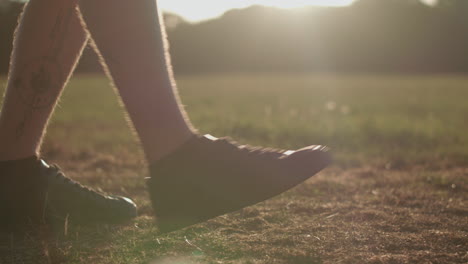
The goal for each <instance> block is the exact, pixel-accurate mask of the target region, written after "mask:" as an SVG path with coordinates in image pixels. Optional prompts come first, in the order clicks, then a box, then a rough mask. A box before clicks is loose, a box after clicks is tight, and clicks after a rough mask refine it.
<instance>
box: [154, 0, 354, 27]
mask: <svg viewBox="0 0 468 264" xmlns="http://www.w3.org/2000/svg"><path fill="white" fill-rule="evenodd" d="M353 1H354V0H198V1H191V0H159V1H158V3H159V6H160V7H161V8H162V9H163V10H165V11H168V12H172V13H175V14H178V15H180V16H182V17H183V18H184V19H186V20H188V21H191V22H196V21H200V20H206V19H210V18H214V17H217V16H220V15H222V14H223V13H224V12H226V11H227V10H229V9H232V8H245V7H248V6H251V5H265V6H273V7H279V8H299V7H305V6H313V5H315V6H346V5H350V4H351V3H352V2H353Z"/></svg>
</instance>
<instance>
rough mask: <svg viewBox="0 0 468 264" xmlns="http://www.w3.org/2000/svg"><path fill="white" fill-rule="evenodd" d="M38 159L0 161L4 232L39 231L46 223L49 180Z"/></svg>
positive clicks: (0, 217) (0, 228) (0, 211)
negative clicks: (45, 212) (42, 171)
mask: <svg viewBox="0 0 468 264" xmlns="http://www.w3.org/2000/svg"><path fill="white" fill-rule="evenodd" d="M40 169H41V168H40V163H39V160H38V158H37V157H30V158H27V159H21V160H15V161H2V162H0V231H1V233H10V232H23V231H27V232H29V231H32V230H37V228H38V227H39V226H40V225H42V224H44V208H45V200H46V192H47V179H46V177H45V175H43V174H42V173H40Z"/></svg>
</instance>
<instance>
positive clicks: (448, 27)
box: [0, 0, 468, 73]
mask: <svg viewBox="0 0 468 264" xmlns="http://www.w3.org/2000/svg"><path fill="white" fill-rule="evenodd" d="M21 9H22V5H21V4H18V3H12V4H10V5H9V6H8V10H5V8H4V9H3V11H1V10H0V16H1V17H0V25H1V28H0V73H6V72H7V70H8V60H9V54H10V51H11V42H12V35H13V31H14V28H15V26H16V23H17V19H18V15H19V14H20V12H21ZM165 18H166V21H167V24H168V26H169V27H168V38H169V43H170V49H171V55H172V63H173V65H174V68H175V71H176V72H177V73H205V72H267V71H270V72H271V71H272V72H285V71H290V72H298V71H299V72H301V71H305V72H310V71H319V72H386V73H387V72H390V73H464V72H467V71H468V1H466V0H439V2H438V4H437V5H435V6H428V5H425V4H422V3H421V1H419V0H359V1H356V2H355V3H354V4H353V5H351V6H348V7H340V8H336V7H335V8H332V7H310V8H302V9H296V10H284V9H278V8H271V7H262V6H253V7H250V8H246V9H240V10H231V11H228V12H226V13H225V14H224V15H223V16H221V17H220V18H217V19H213V20H208V21H204V22H201V23H196V24H191V23H187V22H185V21H183V20H182V19H181V18H179V17H177V16H174V15H166V16H165ZM78 70H79V71H81V72H94V71H99V70H100V67H99V64H98V62H97V60H96V56H95V55H94V53H93V52H92V50H91V49H90V48H88V49H87V50H86V51H85V53H84V56H83V58H82V60H81V62H80V65H79V67H78Z"/></svg>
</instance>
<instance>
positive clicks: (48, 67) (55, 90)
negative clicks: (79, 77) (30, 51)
mask: <svg viewBox="0 0 468 264" xmlns="http://www.w3.org/2000/svg"><path fill="white" fill-rule="evenodd" d="M73 12H76V7H75V6H74V7H72V8H70V9H69V10H65V9H62V10H60V12H59V15H58V16H57V18H56V20H55V23H54V25H53V27H52V31H51V33H50V35H49V36H50V38H51V41H52V44H51V46H50V48H49V52H50V54H48V55H46V56H44V57H40V58H37V59H33V60H31V61H29V62H28V63H27V64H25V65H22V66H21V67H20V68H19V69H18V72H19V73H20V76H21V77H18V78H17V79H15V80H13V83H12V85H13V87H14V89H13V90H14V91H15V92H16V94H17V95H18V98H19V100H20V101H21V102H22V103H23V104H24V105H26V106H28V110H27V111H26V112H25V113H24V116H23V118H22V120H21V121H20V122H19V124H18V125H17V127H16V131H15V135H16V139H20V138H21V137H22V136H23V134H24V132H25V130H26V125H27V124H28V123H29V122H30V121H31V120H32V118H33V115H34V113H36V112H37V111H40V110H42V109H45V108H49V107H52V106H53V105H54V104H55V101H56V100H57V97H58V94H59V93H60V88H61V86H62V85H63V82H64V81H65V78H66V76H64V75H63V72H62V71H61V68H62V67H61V66H60V65H59V63H58V61H59V56H61V54H62V53H63V49H64V48H65V40H66V38H67V35H68V33H69V28H70V25H71V19H72V17H73ZM21 73H25V74H28V75H26V76H24V75H23V74H21Z"/></svg>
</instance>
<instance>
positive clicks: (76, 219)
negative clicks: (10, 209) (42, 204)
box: [41, 160, 137, 224]
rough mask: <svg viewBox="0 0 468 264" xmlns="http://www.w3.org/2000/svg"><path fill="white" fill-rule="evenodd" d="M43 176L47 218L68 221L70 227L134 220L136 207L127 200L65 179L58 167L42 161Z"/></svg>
mask: <svg viewBox="0 0 468 264" xmlns="http://www.w3.org/2000/svg"><path fill="white" fill-rule="evenodd" d="M41 168H42V172H43V174H44V175H46V178H47V182H48V188H47V204H46V214H47V217H48V218H49V219H50V218H52V219H53V218H58V219H67V221H68V222H69V223H73V224H94V223H103V224H107V223H121V222H125V221H128V220H130V219H132V218H134V217H136V216H137V207H136V205H135V203H134V202H133V201H132V200H130V199H129V198H126V197H122V196H113V195H105V194H101V193H98V192H96V191H94V190H92V189H90V188H88V187H85V186H83V185H81V184H79V183H78V182H76V181H73V180H72V179H70V178H68V177H66V176H65V175H64V174H63V173H62V172H61V170H60V168H59V167H58V166H57V165H51V166H49V165H48V164H47V163H46V162H45V161H43V160H41Z"/></svg>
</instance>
